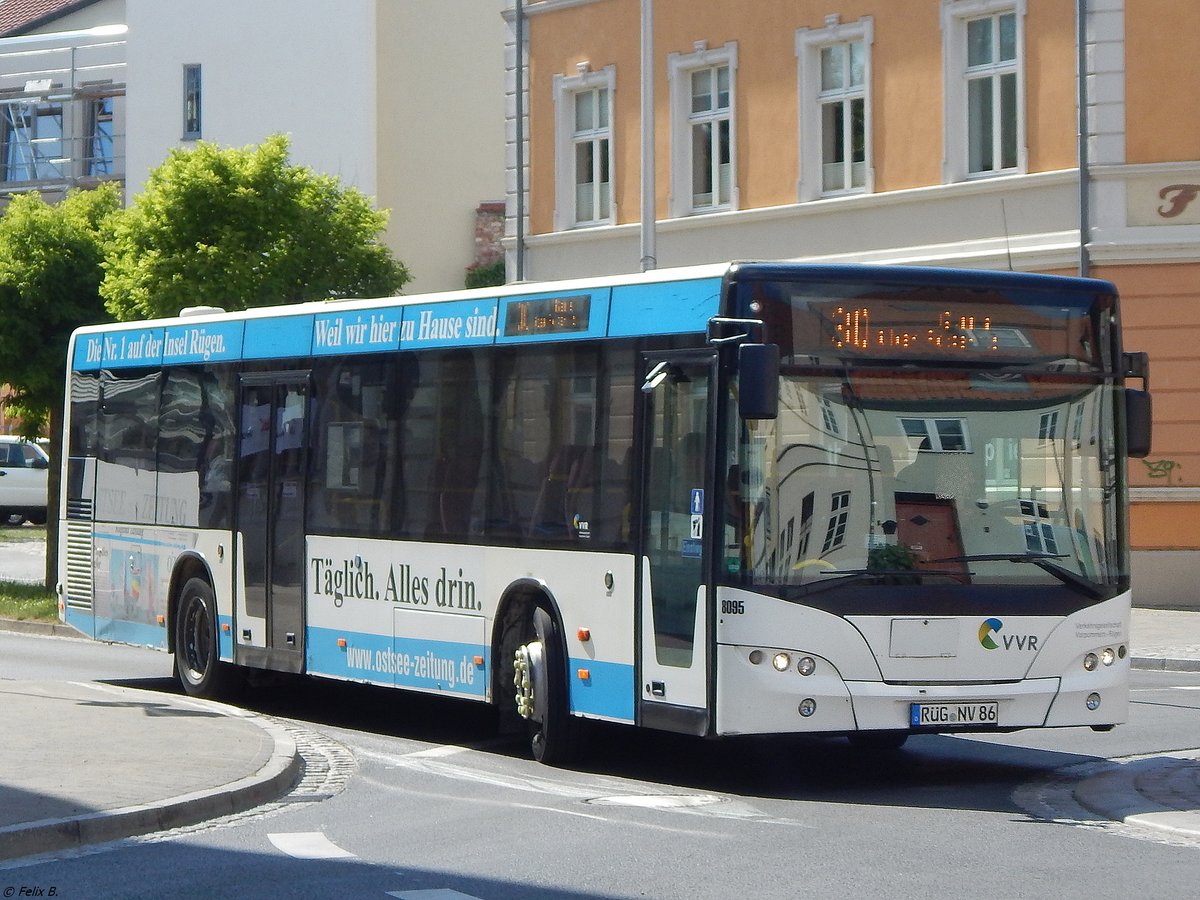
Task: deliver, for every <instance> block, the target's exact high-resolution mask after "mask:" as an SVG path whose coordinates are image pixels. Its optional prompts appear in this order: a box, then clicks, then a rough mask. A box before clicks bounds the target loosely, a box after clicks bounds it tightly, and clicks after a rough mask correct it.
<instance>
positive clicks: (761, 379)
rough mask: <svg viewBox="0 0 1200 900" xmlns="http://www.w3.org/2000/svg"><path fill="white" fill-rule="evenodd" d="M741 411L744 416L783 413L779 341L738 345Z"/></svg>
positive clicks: (752, 416)
mask: <svg viewBox="0 0 1200 900" xmlns="http://www.w3.org/2000/svg"><path fill="white" fill-rule="evenodd" d="M738 413H739V414H740V415H741V417H742V418H743V419H774V418H776V417H777V416H778V415H779V345H778V344H742V345H741V346H739V347H738Z"/></svg>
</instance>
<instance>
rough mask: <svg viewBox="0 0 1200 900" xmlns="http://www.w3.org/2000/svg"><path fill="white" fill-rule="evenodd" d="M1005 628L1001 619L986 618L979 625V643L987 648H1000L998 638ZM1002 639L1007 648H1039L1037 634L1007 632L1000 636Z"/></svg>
mask: <svg viewBox="0 0 1200 900" xmlns="http://www.w3.org/2000/svg"><path fill="white" fill-rule="evenodd" d="M1003 628H1004V623H1003V622H1001V621H1000V620H999V619H984V621H983V623H982V624H981V625H980V626H979V643H980V644H982V645H983V648H984V649H985V650H999V649H1000V644H997V643H996V638H997V637H1000V631H1001V629H1003ZM1000 641H1001V643H1003V644H1004V649H1005V650H1012V649H1013V648H1014V647H1015V648H1016V649H1018V650H1037V642H1038V639H1037V635H1036V634H1006V635H1004V636H1003V637H1000Z"/></svg>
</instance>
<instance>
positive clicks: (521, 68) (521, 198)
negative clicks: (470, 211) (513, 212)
mask: <svg viewBox="0 0 1200 900" xmlns="http://www.w3.org/2000/svg"><path fill="white" fill-rule="evenodd" d="M516 15H517V23H516V24H517V54H516V82H517V83H516V101H517V107H516V115H517V129H516V133H517V260H516V273H515V274H516V280H517V281H524V280H525V6H524V3H523V0H516Z"/></svg>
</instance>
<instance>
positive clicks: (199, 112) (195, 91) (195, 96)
mask: <svg viewBox="0 0 1200 900" xmlns="http://www.w3.org/2000/svg"><path fill="white" fill-rule="evenodd" d="M193 74H194V75H195V83H194V84H193V83H192V75H193ZM193 126H194V127H193ZM203 134H204V69H203V67H202V65H201V64H200V63H184V66H183V138H182V139H183V140H185V141H198V140H200V138H201V137H202V135H203Z"/></svg>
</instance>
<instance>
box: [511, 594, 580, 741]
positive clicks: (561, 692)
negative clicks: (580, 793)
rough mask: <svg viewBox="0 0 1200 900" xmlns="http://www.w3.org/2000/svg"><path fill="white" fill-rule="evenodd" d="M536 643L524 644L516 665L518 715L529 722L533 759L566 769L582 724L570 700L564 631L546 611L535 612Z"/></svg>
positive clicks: (517, 651)
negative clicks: (575, 714)
mask: <svg viewBox="0 0 1200 900" xmlns="http://www.w3.org/2000/svg"><path fill="white" fill-rule="evenodd" d="M532 624H533V638H534V639H533V640H530V641H529V642H527V643H524V644H521V645H520V646H519V647H517V650H516V659H515V662H514V678H513V686H514V697H515V700H516V704H517V712H518V713H520V715H521V716H522V717H523V718H524V719H526V720H527V722H528V728H529V747H530V750H531V751H532V752H533V758H534V759H536V760H537V761H538V762H541V763H545V764H547V765H565V764H566V763H568V762H570V761H571V760H572V759H573V758H574V757H575V755H576V754H577V752H578V749H579V747H578V745H579V723H578V722H576V721H575V720H574V718H573V717H572V716H571V710H570V708H569V705H568V700H567V691H568V687H567V665H566V663H567V660H566V644H565V642H564V641H563V637H562V631H561V629H560V628H559V627H558V625H557V624H556V623H555V621H554V618H553V616H551V615H550V614H549V613H548V612H546V610H545V609H543V608H542V607H540V606H539V607H537V608H535V609H534V611H533V623H532Z"/></svg>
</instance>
